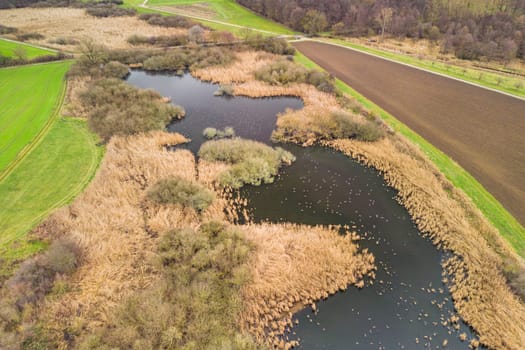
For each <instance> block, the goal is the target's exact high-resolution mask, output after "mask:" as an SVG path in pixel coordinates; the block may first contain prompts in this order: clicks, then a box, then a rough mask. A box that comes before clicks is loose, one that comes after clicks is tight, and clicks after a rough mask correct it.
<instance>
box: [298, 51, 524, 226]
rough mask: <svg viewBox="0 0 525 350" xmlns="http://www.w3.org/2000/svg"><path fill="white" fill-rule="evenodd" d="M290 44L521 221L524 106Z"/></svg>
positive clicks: (375, 62)
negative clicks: (392, 118) (445, 156)
mask: <svg viewBox="0 0 525 350" xmlns="http://www.w3.org/2000/svg"><path fill="white" fill-rule="evenodd" d="M294 46H295V47H296V48H297V49H299V50H300V51H301V52H302V53H304V54H305V55H307V56H308V57H309V58H311V59H312V60H313V61H315V62H316V63H317V64H319V65H320V66H322V67H323V68H325V69H326V70H327V71H328V72H329V73H331V74H333V75H334V76H336V77H337V78H339V79H341V80H342V81H344V82H345V83H347V84H349V85H350V86H352V87H353V88H354V89H356V90H357V91H359V92H360V93H361V94H362V95H364V96H365V97H367V98H368V99H370V100H372V101H374V102H375V103H376V104H378V105H379V106H381V107H382V108H383V109H385V110H386V111H388V112H389V113H391V114H392V115H394V116H395V117H396V118H397V119H399V120H400V121H402V122H403V123H405V124H406V125H408V126H409V127H410V128H412V129H413V130H414V131H416V132H417V133H419V134H420V135H421V136H423V137H424V138H425V139H427V140H428V141H430V142H431V143H432V144H433V145H435V146H436V147H438V148H439V149H440V150H442V151H443V152H445V153H447V154H448V155H449V156H450V157H451V158H453V159H454V160H455V161H457V162H458V163H459V164H460V165H461V166H462V167H464V168H465V169H466V170H467V171H469V172H470V173H471V174H472V175H473V176H474V177H475V178H476V179H477V180H478V181H479V182H480V183H481V184H482V185H483V186H485V188H487V190H488V191H489V192H491V193H492V194H493V195H494V196H495V197H496V198H497V199H498V200H499V201H500V202H501V203H502V204H503V206H505V207H506V208H507V209H508V210H509V211H510V212H511V213H512V214H513V215H514V216H515V217H516V218H517V219H518V220H519V221H520V222H521V224H525V211H524V210H523V208H525V181H524V180H523V179H524V178H525V137H523V135H524V134H525V101H522V100H519V99H517V98H513V97H510V96H506V95H503V94H499V93H496V92H492V91H489V90H486V89H482V88H478V87H476V86H473V85H469V84H466V83H462V82H459V81H456V80H453V79H449V78H446V77H441V76H438V75H435V74H432V73H427V72H424V71H421V70H418V69H414V68H411V67H408V66H404V65H401V64H397V63H394V62H390V61H387V60H384V59H380V58H376V57H374V56H370V55H367V54H363V53H359V52H356V51H353V50H349V49H345V48H342V47H338V46H334V45H329V44H323V43H317V42H298V43H295V44H294Z"/></svg>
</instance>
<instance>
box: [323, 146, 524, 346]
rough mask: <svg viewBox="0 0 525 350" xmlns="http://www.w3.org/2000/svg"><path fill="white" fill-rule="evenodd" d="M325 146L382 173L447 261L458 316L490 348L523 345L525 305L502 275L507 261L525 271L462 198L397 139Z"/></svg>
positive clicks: (413, 149) (416, 152)
mask: <svg viewBox="0 0 525 350" xmlns="http://www.w3.org/2000/svg"><path fill="white" fill-rule="evenodd" d="M327 145H328V146H330V147H333V148H335V149H337V150H340V151H342V152H344V153H345V154H347V155H349V156H351V157H353V158H357V159H358V160H360V161H361V162H363V163H365V164H367V165H369V166H372V167H374V168H376V169H379V170H380V171H382V172H383V174H384V177H385V179H386V180H387V182H388V183H389V184H390V185H391V186H393V187H394V188H396V189H397V190H398V191H399V193H398V200H399V202H400V203H401V204H403V206H404V207H405V208H407V209H408V211H409V212H410V214H411V216H412V217H413V219H414V221H415V222H416V224H417V226H418V228H419V230H421V232H423V233H424V234H425V235H428V236H429V237H430V238H431V239H432V240H433V242H434V243H435V244H436V245H437V246H438V247H441V248H443V249H445V250H447V251H451V252H452V253H453V254H452V257H451V258H450V259H448V260H447V261H445V262H444V264H443V268H444V270H445V272H446V273H447V274H448V275H450V276H452V277H451V280H450V281H448V282H449V283H450V291H451V293H452V297H453V300H454V306H455V307H456V309H457V310H458V312H459V314H460V315H461V316H462V318H463V319H464V320H465V321H466V322H467V323H468V324H469V325H471V326H472V327H473V328H474V329H475V330H476V331H477V332H478V334H479V336H480V341H481V343H482V344H485V345H487V346H489V347H490V348H494V349H520V348H521V347H522V345H523V344H525V305H524V304H523V302H520V300H519V299H518V298H517V297H516V296H515V295H514V294H513V292H512V291H511V289H510V288H509V285H508V284H507V281H506V279H505V277H504V275H503V271H504V270H505V267H506V266H508V264H509V262H508V261H505V260H504V257H507V259H510V260H511V261H512V264H513V265H514V266H516V267H518V269H522V271H525V270H523V269H524V268H525V266H524V265H523V262H522V261H521V259H520V258H519V257H518V256H517V255H515V253H514V251H513V249H512V248H511V247H510V246H509V244H508V243H507V242H506V241H505V240H504V239H503V238H502V237H501V236H500V235H499V233H498V231H497V230H496V229H495V228H494V227H493V226H492V225H490V223H489V222H488V221H487V220H486V219H485V218H484V217H483V215H482V214H481V212H480V211H479V210H478V209H477V208H476V207H475V206H474V205H473V203H472V202H471V201H470V199H468V197H466V195H465V194H464V193H463V192H461V191H459V190H457V189H455V188H454V187H453V186H452V185H451V184H450V182H449V181H448V180H447V179H446V178H445V177H444V176H443V175H442V174H441V173H440V172H439V171H438V170H437V168H436V167H435V166H434V165H433V164H432V163H431V162H430V161H429V160H428V159H427V157H426V156H425V155H424V154H423V153H422V152H421V151H420V150H419V149H417V148H416V147H414V146H412V145H410V144H409V143H408V141H405V140H404V139H402V138H401V136H396V137H394V136H391V137H390V138H387V139H384V140H381V141H379V142H377V143H364V142H357V141H351V140H337V141H331V142H328V143H327Z"/></svg>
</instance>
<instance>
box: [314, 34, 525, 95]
mask: <svg viewBox="0 0 525 350" xmlns="http://www.w3.org/2000/svg"><path fill="white" fill-rule="evenodd" d="M321 41H326V42H329V43H333V44H338V45H342V46H346V47H349V48H352V49H356V50H359V51H364V52H367V53H370V54H373V55H377V56H380V57H383V58H387V59H390V60H393V61H396V62H400V63H404V64H408V65H411V66H414V67H418V68H422V69H426V70H429V71H432V72H435V73H439V74H443V75H446V76H449V77H452V78H456V79H461V80H464V81H467V82H470V83H474V84H478V85H481V86H484V87H487V88H490V89H494V90H498V91H502V92H505V93H508V94H511V95H514V96H518V97H522V98H525V79H524V78H523V77H520V76H516V77H511V76H508V75H503V74H498V73H492V72H488V71H485V70H481V69H473V68H467V67H460V66H457V65H453V64H448V63H445V62H440V61H437V60H429V59H419V58H416V57H412V56H408V55H403V54H399V53H394V52H389V51H385V50H380V49H376V48H371V47H367V46H364V45H359V44H356V43H351V42H348V41H345V40H340V39H323V40H321Z"/></svg>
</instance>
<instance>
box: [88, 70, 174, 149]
mask: <svg viewBox="0 0 525 350" xmlns="http://www.w3.org/2000/svg"><path fill="white" fill-rule="evenodd" d="M80 100H81V102H82V104H83V105H84V107H85V108H87V109H88V110H90V112H89V115H88V125H89V127H90V129H91V130H93V131H94V132H96V133H97V134H98V135H99V136H100V137H101V138H102V139H104V140H108V139H109V138H110V137H111V136H113V135H116V134H119V135H129V134H135V133H139V132H147V131H151V130H163V129H164V128H165V127H166V125H167V124H168V123H169V122H170V121H171V120H173V119H174V118H182V117H183V116H184V110H183V109H182V108H181V107H178V106H173V105H170V104H166V103H164V102H162V96H160V95H159V94H158V93H156V92H154V91H151V90H141V89H138V88H135V87H133V86H131V85H129V84H127V83H125V82H123V81H122V80H118V79H102V80H98V81H96V82H94V83H93V84H92V85H91V86H90V87H89V88H88V89H87V90H86V91H84V92H83V93H81V94H80Z"/></svg>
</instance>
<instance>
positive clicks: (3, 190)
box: [0, 119, 103, 279]
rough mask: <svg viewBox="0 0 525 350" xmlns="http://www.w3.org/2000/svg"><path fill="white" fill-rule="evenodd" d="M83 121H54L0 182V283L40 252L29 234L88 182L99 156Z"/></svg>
mask: <svg viewBox="0 0 525 350" xmlns="http://www.w3.org/2000/svg"><path fill="white" fill-rule="evenodd" d="M102 151H103V148H102V147H97V139H96V137H95V136H94V135H93V134H92V133H90V132H89V131H88V129H87V125H86V122H85V121H81V120H74V119H58V120H56V121H55V122H54V123H53V124H52V126H51V128H50V130H49V132H48V133H47V134H46V135H45V136H44V138H43V139H42V141H41V142H40V143H39V144H38V146H36V147H35V148H34V149H33V151H32V152H31V153H29V154H28V155H27V156H26V157H25V158H24V159H23V161H22V162H21V163H20V164H19V165H18V166H17V168H16V169H15V170H14V171H13V172H12V173H11V174H9V176H7V177H6V178H5V179H4V180H3V181H1V182H0V279H1V278H2V277H5V276H7V275H9V273H10V272H11V271H12V268H13V266H14V264H15V263H16V262H17V261H20V260H22V259H24V258H26V257H28V256H30V255H31V254H34V253H35V252H37V251H39V250H40V249H42V248H43V243H42V242H40V241H35V240H33V239H31V237H29V236H28V232H29V230H31V228H33V227H34V226H35V225H36V224H38V223H39V222H40V221H41V220H42V219H44V218H45V217H46V216H47V215H48V214H49V213H50V212H51V211H52V210H53V209H55V208H57V207H60V206H63V205H65V204H67V203H68V202H69V201H70V200H71V199H72V198H74V197H75V196H76V195H77V194H78V193H80V191H82V189H84V187H85V186H86V185H87V184H88V183H89V181H90V180H91V178H92V177H93V175H94V174H95V171H96V169H97V167H98V164H99V162H100V160H101V157H102Z"/></svg>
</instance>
